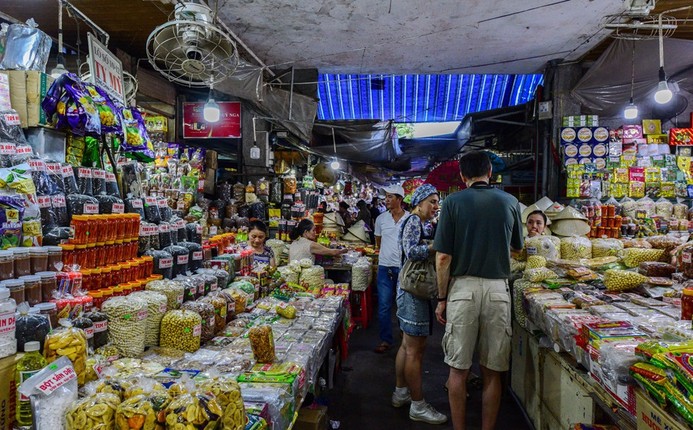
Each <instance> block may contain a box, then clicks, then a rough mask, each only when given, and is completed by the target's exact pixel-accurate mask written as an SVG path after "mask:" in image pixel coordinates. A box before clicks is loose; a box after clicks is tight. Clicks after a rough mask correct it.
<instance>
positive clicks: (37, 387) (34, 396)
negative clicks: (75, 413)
mask: <svg viewBox="0 0 693 430" xmlns="http://www.w3.org/2000/svg"><path fill="white" fill-rule="evenodd" d="M58 375H60V376H58ZM56 378H57V379H59V380H60V381H61V384H59V385H58V384H53V385H51V386H50V387H48V388H46V387H45V386H43V385H44V382H45V381H46V380H53V379H56ZM19 392H20V393H21V394H22V395H24V396H27V397H29V398H30V399H31V404H32V405H31V409H32V413H33V421H34V426H35V428H37V429H62V428H63V422H64V421H63V420H64V419H65V413H66V412H67V410H68V408H69V407H70V405H71V404H72V402H74V401H76V400H77V395H78V387H77V374H76V373H75V369H74V367H73V365H72V362H70V359H69V358H67V357H60V358H59V359H58V360H56V361H55V362H54V363H53V365H51V366H46V367H44V368H43V369H42V370H40V371H38V372H37V373H36V374H35V375H33V376H32V377H31V378H29V379H27V380H26V381H24V383H22V385H20V386H19Z"/></svg>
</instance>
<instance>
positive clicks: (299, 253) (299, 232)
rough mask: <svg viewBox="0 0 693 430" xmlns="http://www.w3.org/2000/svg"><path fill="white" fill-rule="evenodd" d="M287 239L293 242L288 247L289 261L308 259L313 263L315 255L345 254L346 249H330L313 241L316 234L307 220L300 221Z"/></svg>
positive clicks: (313, 226)
mask: <svg viewBox="0 0 693 430" xmlns="http://www.w3.org/2000/svg"><path fill="white" fill-rule="evenodd" d="M289 237H290V238H291V240H292V241H293V242H291V245H290V246H289V261H294V260H302V259H304V258H310V259H311V261H315V257H314V256H315V255H331V256H335V255H340V254H344V253H346V252H347V251H348V250H347V249H330V248H327V247H325V246H323V245H320V244H319V243H317V242H316V241H315V238H316V237H317V233H316V232H315V224H313V221H311V220H309V219H304V220H301V222H299V223H298V225H297V226H296V227H294V229H293V230H292V231H291V233H290V234H289Z"/></svg>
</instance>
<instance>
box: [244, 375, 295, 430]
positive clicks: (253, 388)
mask: <svg viewBox="0 0 693 430" xmlns="http://www.w3.org/2000/svg"><path fill="white" fill-rule="evenodd" d="M239 385H240V386H241V392H242V393H243V400H244V401H246V402H256V403H260V404H264V403H266V404H267V405H268V411H269V415H270V421H271V422H272V423H273V425H274V426H273V428H277V429H286V428H289V427H290V426H291V422H292V420H293V415H294V410H295V407H296V404H295V403H296V400H295V398H294V396H293V394H292V393H291V388H290V386H288V385H286V384H262V383H252V382H251V383H247V382H243V383H240V384H239Z"/></svg>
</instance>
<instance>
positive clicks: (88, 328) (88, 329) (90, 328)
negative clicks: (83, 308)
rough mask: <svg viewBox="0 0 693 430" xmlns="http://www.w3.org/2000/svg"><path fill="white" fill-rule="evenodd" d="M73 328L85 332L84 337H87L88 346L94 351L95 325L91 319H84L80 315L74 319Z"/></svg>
mask: <svg viewBox="0 0 693 430" xmlns="http://www.w3.org/2000/svg"><path fill="white" fill-rule="evenodd" d="M72 326H73V327H76V328H79V329H82V330H84V335H85V336H86V337H87V346H89V348H90V349H91V350H93V349H94V323H93V322H92V321H91V320H90V319H89V318H84V317H82V316H81V315H80V316H77V317H76V318H73V319H72Z"/></svg>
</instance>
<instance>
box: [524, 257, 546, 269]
mask: <svg viewBox="0 0 693 430" xmlns="http://www.w3.org/2000/svg"><path fill="white" fill-rule="evenodd" d="M540 267H546V258H544V257H542V256H541V255H530V256H528V257H527V263H526V264H525V270H527V269H538V268H540Z"/></svg>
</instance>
